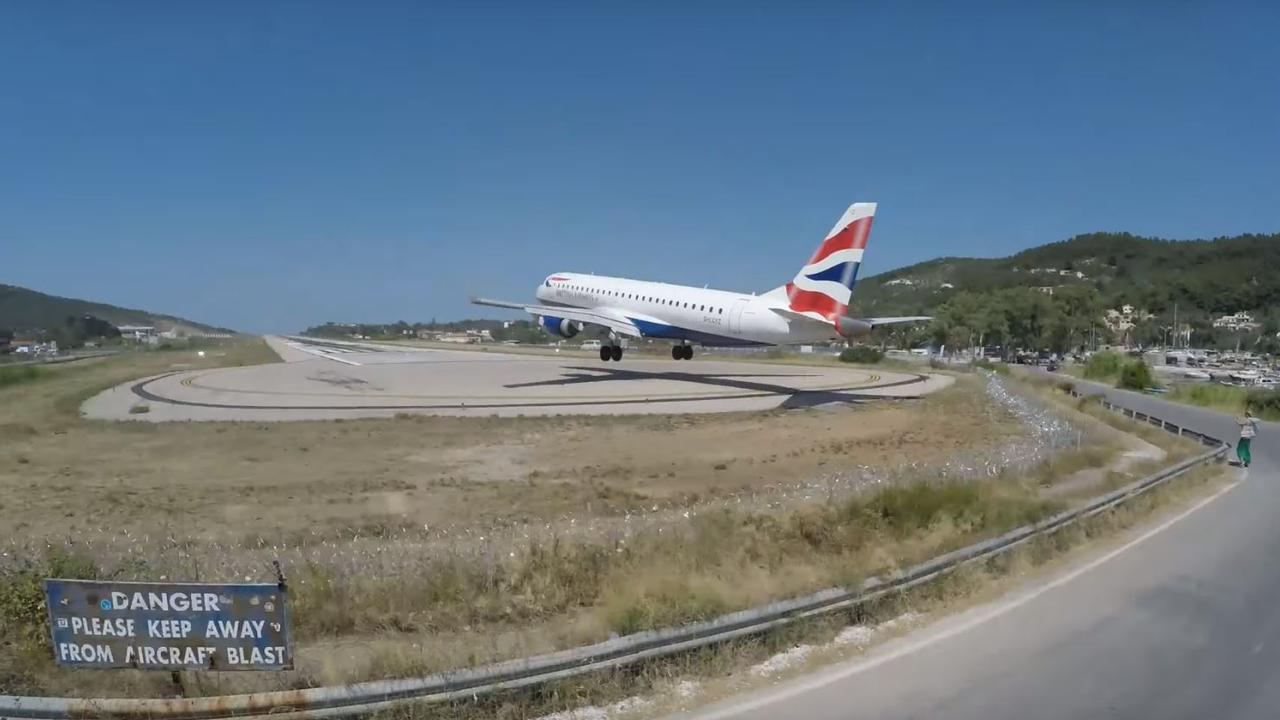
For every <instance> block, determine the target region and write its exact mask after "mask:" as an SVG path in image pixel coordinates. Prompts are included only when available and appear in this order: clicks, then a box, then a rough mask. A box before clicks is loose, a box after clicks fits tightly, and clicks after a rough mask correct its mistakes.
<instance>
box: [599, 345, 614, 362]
mask: <svg viewBox="0 0 1280 720" xmlns="http://www.w3.org/2000/svg"><path fill="white" fill-rule="evenodd" d="M600 359H601V360H604V361H605V362H608V361H610V360H612V359H613V353H612V352H611V351H610V349H609V346H608V345H601V346H600Z"/></svg>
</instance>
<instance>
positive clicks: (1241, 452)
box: [1236, 438, 1253, 467]
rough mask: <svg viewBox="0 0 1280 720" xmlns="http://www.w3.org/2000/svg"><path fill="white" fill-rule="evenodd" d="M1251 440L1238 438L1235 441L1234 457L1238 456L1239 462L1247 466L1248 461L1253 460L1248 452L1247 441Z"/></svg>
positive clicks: (1250, 440)
mask: <svg viewBox="0 0 1280 720" xmlns="http://www.w3.org/2000/svg"><path fill="white" fill-rule="evenodd" d="M1251 442H1253V439H1252V438H1240V440H1239V441H1238V442H1236V457H1238V458H1240V464H1241V465H1244V466H1245V467H1249V463H1250V462H1252V461H1253V456H1252V455H1250V454H1249V443H1251Z"/></svg>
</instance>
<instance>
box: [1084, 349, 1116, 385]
mask: <svg viewBox="0 0 1280 720" xmlns="http://www.w3.org/2000/svg"><path fill="white" fill-rule="evenodd" d="M1124 364H1125V358H1124V356H1123V355H1121V354H1120V353H1116V352H1110V351H1103V352H1096V353H1094V354H1093V355H1090V356H1089V362H1087V363H1085V365H1084V376H1085V377H1086V378H1088V379H1090V380H1106V379H1109V378H1113V377H1116V376H1117V375H1119V374H1120V370H1121V368H1122V367H1123V366H1124Z"/></svg>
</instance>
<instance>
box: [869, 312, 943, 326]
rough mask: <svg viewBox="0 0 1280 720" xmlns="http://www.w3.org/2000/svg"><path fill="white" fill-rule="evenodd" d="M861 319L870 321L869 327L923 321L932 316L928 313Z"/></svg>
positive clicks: (930, 318)
mask: <svg viewBox="0 0 1280 720" xmlns="http://www.w3.org/2000/svg"><path fill="white" fill-rule="evenodd" d="M863 319H864V320H866V321H867V322H869V323H871V327H881V326H883V325H898V324H901V323H913V322H924V321H926V320H932V319H933V318H932V317H931V316H929V315H908V316H906V317H878V318H863Z"/></svg>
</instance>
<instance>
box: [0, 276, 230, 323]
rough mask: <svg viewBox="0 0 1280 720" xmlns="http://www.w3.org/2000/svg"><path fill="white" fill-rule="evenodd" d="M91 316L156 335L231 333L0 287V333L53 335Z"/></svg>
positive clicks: (153, 315) (166, 318) (1, 285)
mask: <svg viewBox="0 0 1280 720" xmlns="http://www.w3.org/2000/svg"><path fill="white" fill-rule="evenodd" d="M85 315H92V316H94V317H96V318H98V319H99V320H105V321H107V322H109V323H111V324H112V325H115V326H117V327H118V326H120V325H150V326H153V327H155V328H156V330H157V331H160V332H163V331H165V330H178V331H182V332H189V333H198V332H230V331H229V330H224V329H222V328H215V327H212V326H210V325H205V324H203V323H198V322H192V321H190V320H185V319H183V318H180V317H174V316H172V315H159V314H156V313H152V312H147V311H145V310H132V309H129V308H122V307H116V306H115V305H107V304H106V303H98V302H92V301H89V300H78V299H76V298H65V297H58V296H57V295H46V294H44V293H42V292H37V291H35V290H28V289H27V288H21V287H17V286H14V285H4V284H0V329H6V330H9V331H12V332H15V333H18V334H26V333H38V332H40V331H49V332H51V331H53V330H55V329H56V328H59V327H62V326H63V325H64V324H66V322H67V318H69V317H70V318H82V317H84V316H85Z"/></svg>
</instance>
